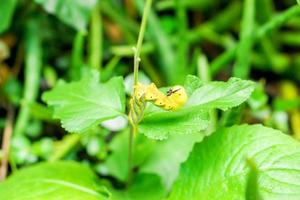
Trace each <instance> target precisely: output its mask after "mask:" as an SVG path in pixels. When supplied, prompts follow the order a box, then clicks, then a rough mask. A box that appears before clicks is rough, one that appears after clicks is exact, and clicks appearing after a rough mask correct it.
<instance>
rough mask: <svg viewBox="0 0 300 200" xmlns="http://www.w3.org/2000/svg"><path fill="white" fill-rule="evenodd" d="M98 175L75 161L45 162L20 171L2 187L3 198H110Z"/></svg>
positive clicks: (0, 187)
mask: <svg viewBox="0 0 300 200" xmlns="http://www.w3.org/2000/svg"><path fill="white" fill-rule="evenodd" d="M109 195H110V194H109V193H108V191H107V190H106V188H105V187H104V186H101V185H99V184H98V183H97V177H96V175H95V174H94V173H93V172H92V171H91V170H90V169H89V168H88V167H86V166H83V165H80V164H78V163H76V162H55V163H42V164H37V165H34V166H32V167H28V168H25V169H22V170H20V171H19V172H17V173H15V174H14V175H12V176H11V177H9V178H8V179H7V180H6V181H4V182H3V183H1V184H0V199H3V200H4V199H5V200H8V199H9V200H25V199H30V200H40V199H43V200H57V199H84V200H102V199H109Z"/></svg>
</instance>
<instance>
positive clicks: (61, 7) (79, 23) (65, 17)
mask: <svg viewBox="0 0 300 200" xmlns="http://www.w3.org/2000/svg"><path fill="white" fill-rule="evenodd" d="M35 2H36V3H39V4H41V5H42V6H43V8H44V9H45V10H46V11H47V12H49V13H51V14H54V15H56V16H57V17H58V18H59V19H60V20H61V21H63V22H64V23H66V24H68V25H70V26H72V27H73V28H75V29H77V30H78V31H83V30H86V27H87V24H88V22H89V19H90V15H91V12H92V10H93V8H94V7H95V6H96V4H97V0H84V1H83V0H35Z"/></svg>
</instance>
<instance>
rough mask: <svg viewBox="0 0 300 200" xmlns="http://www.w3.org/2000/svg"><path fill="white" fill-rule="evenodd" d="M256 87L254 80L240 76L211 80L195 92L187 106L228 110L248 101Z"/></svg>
mask: <svg viewBox="0 0 300 200" xmlns="http://www.w3.org/2000/svg"><path fill="white" fill-rule="evenodd" d="M254 88H255V84H254V82H252V81H246V80H242V79H239V78H230V79H229V81H228V82H218V81H214V82H210V83H208V84H206V85H204V86H202V87H200V88H198V89H197V90H196V91H194V92H193V94H192V95H191V97H190V98H189V100H188V103H187V106H196V107H201V108H206V109H208V108H218V109H221V110H227V109H229V108H232V107H235V106H238V105H240V104H241V103H243V102H244V101H246V100H247V99H248V98H249V96H250V95H251V93H252V91H253V90H254Z"/></svg>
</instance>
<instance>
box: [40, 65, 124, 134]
mask: <svg viewBox="0 0 300 200" xmlns="http://www.w3.org/2000/svg"><path fill="white" fill-rule="evenodd" d="M43 100H44V101H45V102H47V104H48V105H49V106H53V107H54V118H56V119H60V120H61V123H62V126H63V127H64V128H65V129H66V130H67V131H69V132H83V131H85V130H87V129H89V128H91V127H92V126H95V125H97V124H99V123H100V122H102V121H105V120H108V119H112V118H114V117H117V116H120V115H124V114H123V113H124V112H125V91H124V84H123V79H122V78H121V77H116V78H112V79H111V80H110V81H108V82H107V83H105V84H102V83H99V74H98V73H97V72H96V71H93V73H92V74H91V75H90V76H87V77H85V78H83V79H82V80H81V81H79V82H72V83H67V84H58V85H57V86H56V87H54V89H53V90H51V91H49V92H46V93H44V95H43Z"/></svg>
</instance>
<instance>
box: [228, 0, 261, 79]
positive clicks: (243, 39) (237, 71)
mask: <svg viewBox="0 0 300 200" xmlns="http://www.w3.org/2000/svg"><path fill="white" fill-rule="evenodd" d="M255 2H256V1H255V0H245V1H244V12H243V18H242V25H241V32H240V42H239V44H238V47H237V48H238V51H237V53H236V63H235V65H234V68H233V76H235V77H239V78H243V79H246V78H248V76H249V72H250V55H251V52H252V47H253V44H254V37H253V35H254V34H253V33H254V28H255Z"/></svg>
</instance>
